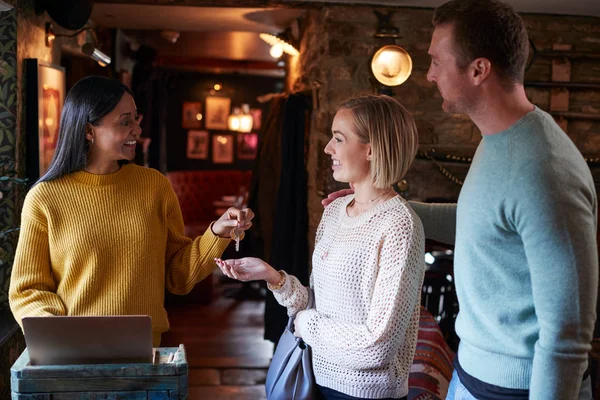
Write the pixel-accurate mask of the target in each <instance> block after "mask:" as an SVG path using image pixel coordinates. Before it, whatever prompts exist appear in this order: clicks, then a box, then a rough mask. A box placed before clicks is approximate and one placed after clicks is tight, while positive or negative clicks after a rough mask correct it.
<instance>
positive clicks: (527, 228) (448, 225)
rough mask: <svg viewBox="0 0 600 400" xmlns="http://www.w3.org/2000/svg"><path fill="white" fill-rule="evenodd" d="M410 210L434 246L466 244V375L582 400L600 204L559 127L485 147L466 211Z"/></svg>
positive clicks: (520, 130) (524, 121) (459, 326)
mask: <svg viewBox="0 0 600 400" xmlns="http://www.w3.org/2000/svg"><path fill="white" fill-rule="evenodd" d="M411 205H413V208H414V209H415V211H416V212H417V214H419V217H421V219H422V220H423V224H424V227H425V234H426V236H427V237H432V238H435V239H437V240H442V241H446V242H451V241H452V239H453V237H454V234H455V235H456V242H455V245H456V247H455V258H454V273H455V280H456V291H457V295H458V300H459V306H460V312H459V314H458V318H457V321H456V331H457V333H458V335H459V336H460V339H461V342H460V345H459V350H458V357H459V360H460V364H461V366H462V367H463V369H464V370H465V371H466V372H467V373H468V374H470V375H472V376H474V377H476V378H478V379H480V380H481V381H484V382H487V383H490V384H493V385H497V386H502V387H507V388H515V389H529V391H530V398H531V399H540V400H549V399H576V398H577V393H578V391H579V387H580V384H581V379H582V375H583V373H584V371H585V369H586V367H587V357H588V356H587V353H588V351H589V350H590V348H591V346H590V341H591V339H592V335H593V329H594V322H595V319H596V297H597V288H598V252H597V248H596V247H597V246H596V221H597V214H596V213H597V203H596V192H595V188H594V181H593V179H592V176H591V173H590V170H589V168H588V167H587V165H586V163H585V161H584V160H583V157H582V156H581V154H580V153H579V151H578V150H577V148H576V147H575V145H574V144H573V142H572V141H571V140H570V139H569V137H568V136H567V135H566V134H565V133H564V132H563V131H562V130H561V129H560V128H559V127H558V125H557V124H556V123H555V122H554V120H553V119H552V117H551V116H550V115H548V114H547V113H545V112H543V111H541V110H540V109H538V108H537V107H536V108H535V110H534V111H532V112H530V113H528V114H527V115H525V116H524V117H523V118H521V119H520V120H519V121H517V122H516V123H515V124H514V125H513V126H512V127H510V128H509V129H507V130H505V131H503V132H499V133H497V134H494V135H489V136H484V137H483V139H482V141H481V143H480V145H479V147H478V148H477V152H476V154H475V157H474V158H473V163H472V164H471V168H470V169H469V173H468V175H467V178H466V179H465V183H464V186H463V188H462V190H461V193H460V196H459V199H458V205H457V206H453V205H437V206H436V205H433V206H432V205H425V204H423V203H416V204H415V203H411ZM454 224H456V225H455V226H456V231H455V232H454V231H453V229H452V227H453V225H454Z"/></svg>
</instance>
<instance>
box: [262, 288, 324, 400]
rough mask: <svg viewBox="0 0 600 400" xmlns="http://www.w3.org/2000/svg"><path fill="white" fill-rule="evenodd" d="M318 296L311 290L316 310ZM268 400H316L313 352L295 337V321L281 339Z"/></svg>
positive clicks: (311, 303)
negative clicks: (316, 297)
mask: <svg viewBox="0 0 600 400" xmlns="http://www.w3.org/2000/svg"><path fill="white" fill-rule="evenodd" d="M314 306H315V295H314V293H313V291H312V289H310V288H309V289H308V305H307V306H306V309H307V310H308V309H311V308H314ZM265 386H266V389H267V400H315V399H316V398H317V396H316V392H317V390H316V383H315V376H314V374H313V369H312V351H311V348H310V346H309V345H307V344H306V343H304V341H303V340H302V339H300V338H297V337H296V336H294V317H290V319H289V321H288V324H287V326H286V328H285V330H284V331H283V334H282V335H281V338H279V343H278V344H277V349H276V350H275V354H273V359H272V360H271V365H269V371H268V372H267V382H266V385H265Z"/></svg>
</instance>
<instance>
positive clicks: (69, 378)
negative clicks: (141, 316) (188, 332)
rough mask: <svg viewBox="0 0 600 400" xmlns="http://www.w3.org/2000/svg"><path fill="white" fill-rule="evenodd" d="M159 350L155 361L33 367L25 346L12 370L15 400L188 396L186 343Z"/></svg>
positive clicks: (179, 398)
mask: <svg viewBox="0 0 600 400" xmlns="http://www.w3.org/2000/svg"><path fill="white" fill-rule="evenodd" d="M157 350H158V353H157V359H156V360H155V362H154V364H92V365H56V366H49V365H47V366H32V365H29V354H28V352H27V349H25V351H24V352H23V353H22V354H21V356H20V357H19V359H18V360H17V361H16V362H15V363H14V365H13V366H12V368H11V370H10V372H11V395H12V400H34V399H35V400H75V399H77V400H100V399H102V400H117V399H119V400H121V399H123V400H138V399H139V400H142V399H144V400H159V399H160V400H167V399H168V400H175V399H177V400H182V399H187V392H188V364H187V359H186V354H185V348H184V346H183V345H180V346H179V347H178V348H177V347H161V348H158V349H157ZM171 354H173V356H172V361H171V362H169V356H170V355H171Z"/></svg>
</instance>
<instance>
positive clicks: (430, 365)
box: [408, 306, 454, 400]
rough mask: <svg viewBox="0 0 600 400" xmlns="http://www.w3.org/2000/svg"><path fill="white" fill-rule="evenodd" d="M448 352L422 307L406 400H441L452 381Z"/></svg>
mask: <svg viewBox="0 0 600 400" xmlns="http://www.w3.org/2000/svg"><path fill="white" fill-rule="evenodd" d="M453 358H454V352H452V350H450V348H449V347H448V345H447V344H446V342H445V341H444V337H443V336H442V331H441V330H440V328H439V326H438V324H437V322H436V320H435V318H434V317H433V315H431V313H430V312H429V311H427V309H425V308H424V307H423V306H421V316H420V319H419V333H418V337H417V350H416V352H415V358H414V361H413V365H412V366H411V368H410V375H409V377H408V386H409V392H408V399H409V400H443V399H445V398H446V392H447V391H448V384H449V383H450V379H451V378H452V370H453V368H452V360H453Z"/></svg>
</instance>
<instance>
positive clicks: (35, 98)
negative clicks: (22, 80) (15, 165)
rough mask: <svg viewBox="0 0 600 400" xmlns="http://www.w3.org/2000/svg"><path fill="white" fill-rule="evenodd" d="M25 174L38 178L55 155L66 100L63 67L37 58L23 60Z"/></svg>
mask: <svg viewBox="0 0 600 400" xmlns="http://www.w3.org/2000/svg"><path fill="white" fill-rule="evenodd" d="M25 74H26V80H27V89H26V99H27V100H26V105H25V107H26V117H25V118H26V126H27V128H26V136H27V140H26V142H27V177H28V178H29V179H30V180H31V181H32V182H35V181H37V180H38V179H39V178H40V177H41V176H42V175H43V174H44V173H45V172H46V171H47V170H48V167H49V165H50V161H51V160H52V157H53V156H54V151H55V150H56V144H57V142H58V132H59V130H60V116H61V113H62V108H63V105H64V102H65V91H66V87H65V69H64V68H63V67H61V66H58V65H53V64H50V63H47V62H45V61H42V60H39V59H37V58H28V59H25Z"/></svg>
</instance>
